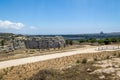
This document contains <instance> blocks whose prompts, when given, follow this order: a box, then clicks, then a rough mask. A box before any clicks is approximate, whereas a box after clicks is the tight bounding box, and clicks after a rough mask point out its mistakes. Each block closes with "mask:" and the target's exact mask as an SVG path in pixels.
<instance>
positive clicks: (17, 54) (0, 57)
mask: <svg viewBox="0 0 120 80" xmlns="http://www.w3.org/2000/svg"><path fill="white" fill-rule="evenodd" d="M83 47H84V46H81V45H73V46H67V47H66V48H62V49H50V50H43V51H40V50H39V49H19V50H15V51H13V52H9V53H6V52H1V53H0V61H5V60H10V59H18V58H25V57H30V56H39V55H47V54H53V53H59V52H66V51H70V50H71V49H75V48H83Z"/></svg>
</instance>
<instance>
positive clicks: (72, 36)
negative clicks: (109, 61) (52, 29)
mask: <svg viewBox="0 0 120 80" xmlns="http://www.w3.org/2000/svg"><path fill="white" fill-rule="evenodd" d="M13 35H14V36H27V37H41V36H47V37H54V36H62V37H64V38H65V39H72V40H78V39H88V38H97V39H100V38H108V37H120V32H111V33H103V32H100V33H91V34H62V35H22V34H13V33H0V36H6V37H7V36H13Z"/></svg>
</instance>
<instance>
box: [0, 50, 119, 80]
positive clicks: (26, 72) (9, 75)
mask: <svg viewBox="0 0 120 80" xmlns="http://www.w3.org/2000/svg"><path fill="white" fill-rule="evenodd" d="M119 55H120V51H111V52H100V53H89V54H77V55H73V56H67V57H62V58H56V59H52V60H47V61H42V62H35V63H30V64H25V65H20V66H15V67H10V68H6V69H3V70H0V78H1V79H3V80H26V79H28V78H30V77H32V76H33V75H35V74H36V73H38V72H39V71H40V70H43V69H59V70H63V69H66V67H69V66H72V65H76V61H77V60H79V61H80V62H82V60H83V59H87V61H94V60H95V58H96V59H97V60H104V59H107V56H110V57H118V56H119Z"/></svg>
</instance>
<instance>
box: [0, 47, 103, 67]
mask: <svg viewBox="0 0 120 80" xmlns="http://www.w3.org/2000/svg"><path fill="white" fill-rule="evenodd" d="M102 51H103V50H102ZM94 52H101V51H98V50H97V47H94V48H81V49H73V51H69V52H61V53H55V54H49V55H42V56H33V57H28V58H21V59H14V60H8V61H3V62H0V69H3V68H7V67H11V66H17V65H22V64H27V63H33V62H38V61H44V60H49V59H54V58H60V57H64V56H70V55H75V54H84V53H94Z"/></svg>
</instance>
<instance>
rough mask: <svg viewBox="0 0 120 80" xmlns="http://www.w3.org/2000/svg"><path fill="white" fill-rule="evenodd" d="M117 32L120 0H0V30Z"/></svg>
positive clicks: (77, 32) (42, 32)
mask: <svg viewBox="0 0 120 80" xmlns="http://www.w3.org/2000/svg"><path fill="white" fill-rule="evenodd" d="M100 31H103V32H119V31H120V0H0V32H12V33H21V34H81V33H98V32H100Z"/></svg>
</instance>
